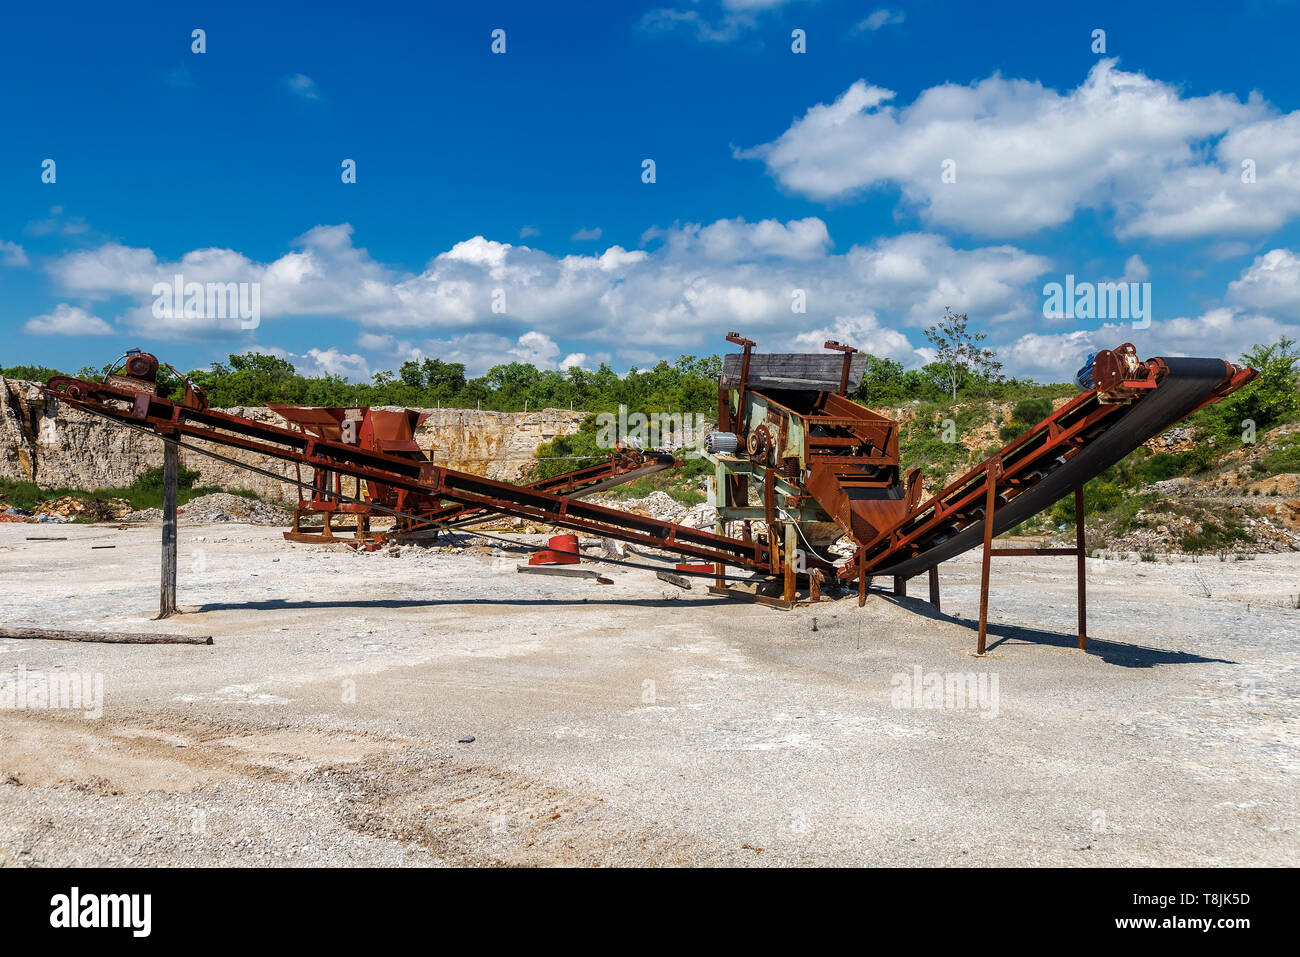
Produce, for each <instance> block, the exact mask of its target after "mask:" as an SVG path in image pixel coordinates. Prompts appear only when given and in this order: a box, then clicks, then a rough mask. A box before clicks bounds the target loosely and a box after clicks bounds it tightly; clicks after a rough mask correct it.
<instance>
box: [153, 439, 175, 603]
mask: <svg viewBox="0 0 1300 957" xmlns="http://www.w3.org/2000/svg"><path fill="white" fill-rule="evenodd" d="M179 472H180V447H179V446H178V445H177V444H176V443H175V442H172V441H168V440H167V439H164V440H163V527H162V597H161V600H160V601H159V604H158V617H159V618H170V617H171V616H172V615H174V614H176V610H177V609H176V486H177V478H178V474H179Z"/></svg>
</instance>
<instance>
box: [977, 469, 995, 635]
mask: <svg viewBox="0 0 1300 957" xmlns="http://www.w3.org/2000/svg"><path fill="white" fill-rule="evenodd" d="M1001 471H1002V463H1001V462H997V461H995V462H993V463H991V464H990V465H989V469H988V471H987V472H986V473H985V475H984V487H985V489H986V491H985V494H984V561H983V563H982V565H981V567H980V632H979V643H978V645H977V646H976V648H975V654H977V655H982V654H984V644H985V639H986V638H987V637H988V631H989V563H990V562H991V561H992V559H993V506H994V505H995V504H996V502H997V491H998V483H997V478H998V475H999V473H1000V472H1001Z"/></svg>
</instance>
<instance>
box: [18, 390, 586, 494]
mask: <svg viewBox="0 0 1300 957" xmlns="http://www.w3.org/2000/svg"><path fill="white" fill-rule="evenodd" d="M222 411H226V412H230V413H232V414H234V415H239V416H243V417H244V418H248V419H253V420H255V421H258V422H267V423H270V424H273V425H280V426H283V425H285V424H286V423H285V422H284V420H283V419H281V418H280V416H278V415H276V414H275V413H274V412H272V411H271V410H270V409H267V408H264V407H261V406H258V407H255V408H234V409H225V410H222ZM424 411H427V412H428V413H429V417H428V418H427V419H426V420H425V421H424V423H423V424H422V425H421V426H420V429H419V431H418V432H417V433H416V441H417V442H418V443H419V445H420V447H421V448H423V449H424V450H425V451H426V452H427V453H429V455H430V458H432V460H433V461H434V462H436V463H438V464H439V465H446V466H449V467H450V468H454V469H458V470H461V471H466V472H473V473H474V474H476V475H485V476H487V477H488V478H492V479H498V480H500V481H506V482H516V481H521V480H527V479H528V478H529V471H530V469H531V465H532V463H533V461H534V460H533V454H534V453H535V452H536V451H537V447H538V446H539V445H541V444H542V443H543V442H549V441H551V440H552V439H554V438H556V437H557V436H560V435H570V434H572V433H573V432H576V431H577V430H578V426H579V425H581V424H582V420H583V419H584V418H585V417H586V413H584V412H576V411H574V412H571V411H569V410H567V409H542V410H541V411H538V412H479V411H475V410H473V409H427V410H424ZM214 451H216V452H219V453H220V454H222V455H224V456H226V457H227V458H232V459H236V460H238V461H241V462H247V463H249V464H253V465H257V466H258V467H260V468H264V469H267V470H269V471H271V472H274V473H275V474H277V475H283V476H287V477H290V478H292V477H294V475H295V470H294V466H293V465H292V464H291V463H287V462H279V461H276V460H274V459H266V458H264V457H262V456H257V455H253V454H251V453H248V452H243V451H241V450H238V449H230V448H225V447H216V448H214ZM181 464H182V465H183V466H184V467H185V468H187V469H194V470H196V471H198V473H199V476H200V477H199V480H198V484H200V485H217V486H221V487H222V488H232V489H251V490H253V491H254V492H257V493H258V494H259V495H261V496H263V497H264V498H267V499H270V500H273V501H281V502H292V501H294V500H295V499H296V498H297V495H296V492H295V489H294V487H293V486H292V485H288V484H286V483H284V482H280V481H277V480H275V479H272V478H270V477H268V476H262V475H258V474H255V473H253V472H247V471H245V470H243V469H241V468H238V467H237V466H235V465H232V464H229V463H226V462H220V461H217V460H215V459H211V458H208V457H207V456H204V455H199V454H197V453H194V452H190V451H184V450H183V451H182V452H181ZM160 465H162V445H161V442H160V441H159V440H158V439H156V438H153V437H150V436H144V435H140V434H139V433H137V432H134V431H132V430H130V429H128V428H125V427H123V426H120V425H116V424H114V423H111V422H108V421H106V420H104V419H101V418H99V417H98V416H94V415H90V414H89V413H85V412H81V411H79V410H77V409H74V408H72V407H70V406H68V405H67V404H65V403H62V402H59V401H58V400H56V399H52V398H49V397H48V396H46V395H45V394H44V393H43V392H41V390H40V388H39V387H38V386H36V385H35V384H33V383H30V382H20V381H16V380H12V379H3V378H0V477H3V478H9V479H19V480H25V481H32V482H36V483H37V484H38V485H41V486H45V487H56V486H68V487H72V488H85V489H96V488H109V487H115V486H123V485H129V484H131V482H132V481H133V480H134V479H135V478H136V476H138V475H139V474H140V473H141V472H145V471H147V470H149V469H151V468H156V467H158V466H160ZM304 471H305V473H306V474H304V475H303V480H304V481H305V480H308V479H309V478H310V471H309V470H304Z"/></svg>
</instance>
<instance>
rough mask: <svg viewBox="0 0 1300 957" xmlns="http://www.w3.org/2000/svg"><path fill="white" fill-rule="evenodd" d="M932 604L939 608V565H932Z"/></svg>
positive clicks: (936, 609) (935, 608)
mask: <svg viewBox="0 0 1300 957" xmlns="http://www.w3.org/2000/svg"><path fill="white" fill-rule="evenodd" d="M930 604H931V605H933V606H934V610H935V611H938V610H939V566H938V565H931V566H930Z"/></svg>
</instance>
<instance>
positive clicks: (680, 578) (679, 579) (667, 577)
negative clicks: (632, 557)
mask: <svg viewBox="0 0 1300 957" xmlns="http://www.w3.org/2000/svg"><path fill="white" fill-rule="evenodd" d="M655 578H657V579H659V580H660V581H661V582H667V583H668V584H670V585H676V586H677V587H678V588H685V589H686V590H688V591H689V590H690V587H691V580H690V579H689V578H687V577H686V576H684V575H674V574H673V573H672V572H655Z"/></svg>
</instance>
